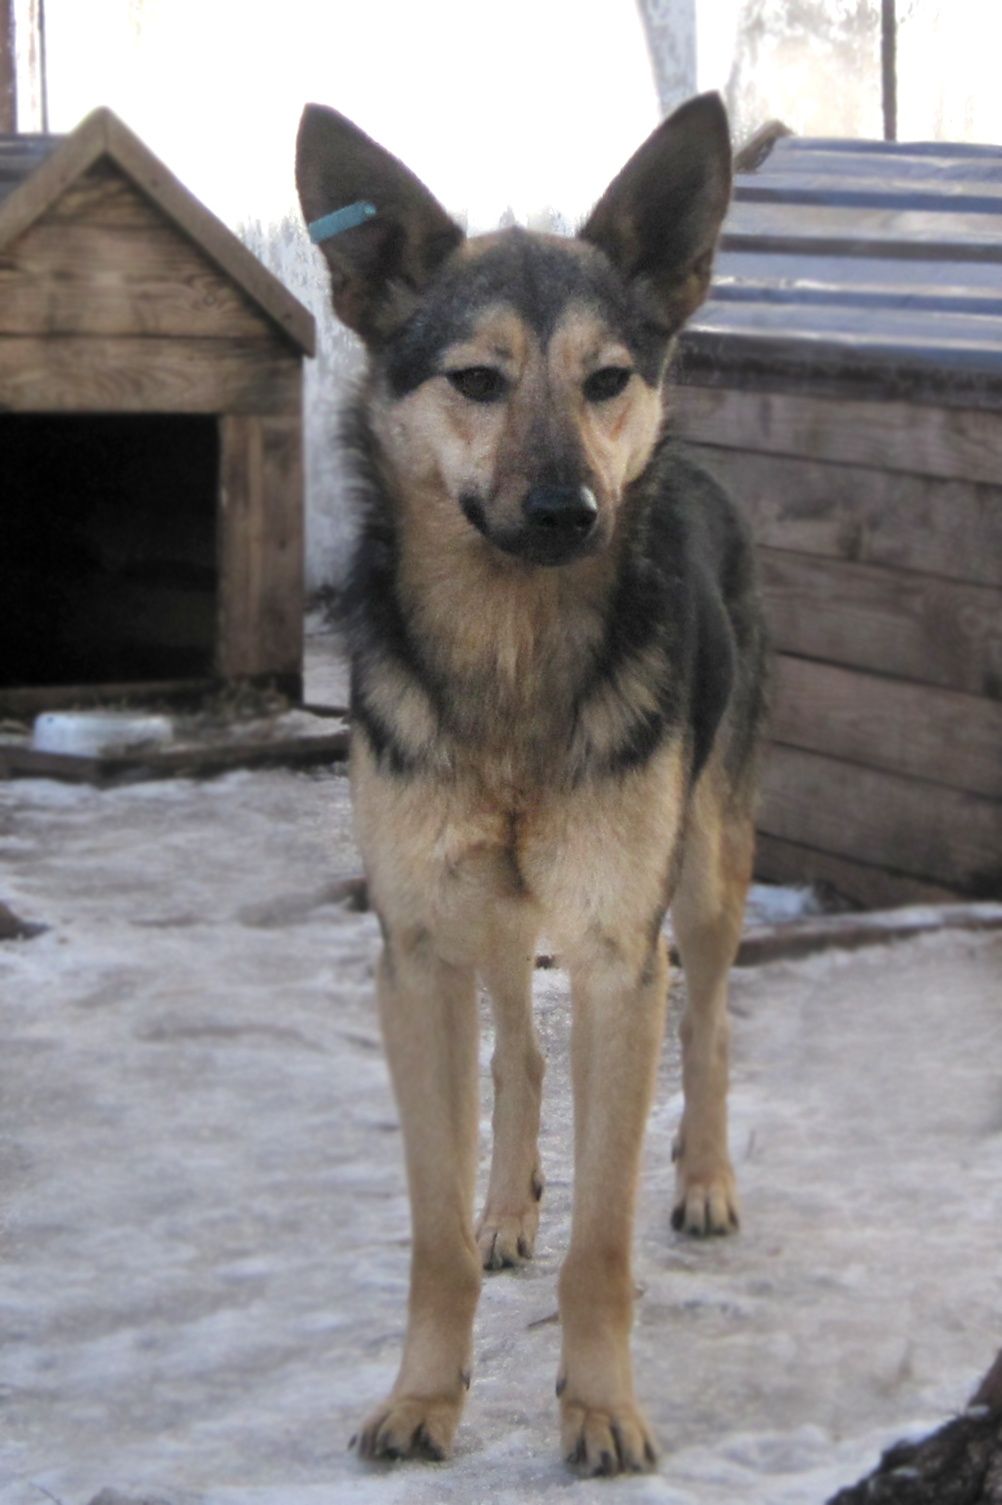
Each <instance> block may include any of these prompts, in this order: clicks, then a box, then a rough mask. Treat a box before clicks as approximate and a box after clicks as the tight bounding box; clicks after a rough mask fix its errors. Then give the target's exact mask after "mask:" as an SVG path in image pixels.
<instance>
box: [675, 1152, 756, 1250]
mask: <svg viewBox="0 0 1002 1505" xmlns="http://www.w3.org/2000/svg"><path fill="white" fill-rule="evenodd" d="M671 1225H672V1227H673V1228H674V1229H675V1230H676V1231H677V1232H679V1233H691V1234H694V1235H695V1236H696V1237H697V1238H700V1237H703V1236H705V1235H707V1234H724V1233H736V1232H737V1231H738V1229H739V1228H740V1226H741V1209H740V1206H739V1204H738V1189H737V1181H736V1180H735V1177H734V1171H733V1169H732V1167H731V1164H730V1162H729V1161H727V1160H723V1161H720V1162H718V1163H717V1164H715V1165H713V1166H708V1165H704V1166H696V1167H694V1168H693V1169H692V1170H690V1169H689V1167H688V1165H687V1164H686V1159H685V1155H684V1154H683V1155H682V1156H681V1158H680V1159H679V1162H678V1177H677V1181H676V1187H675V1205H674V1207H673V1208H672V1215H671Z"/></svg>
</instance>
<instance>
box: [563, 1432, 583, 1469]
mask: <svg viewBox="0 0 1002 1505" xmlns="http://www.w3.org/2000/svg"><path fill="white" fill-rule="evenodd" d="M584 1456H585V1445H584V1438H583V1437H579V1438H578V1440H577V1443H576V1445H575V1446H574V1447H573V1448H572V1449H571V1451H570V1452H569V1453H568V1454H567V1462H568V1463H569V1464H570V1466H571V1468H579V1467H580V1466H581V1464H582V1463H583V1462H584Z"/></svg>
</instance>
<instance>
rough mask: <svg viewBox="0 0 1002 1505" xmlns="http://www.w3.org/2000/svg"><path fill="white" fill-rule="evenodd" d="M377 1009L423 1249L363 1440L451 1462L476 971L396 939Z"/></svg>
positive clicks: (472, 1257) (416, 940)
mask: <svg viewBox="0 0 1002 1505" xmlns="http://www.w3.org/2000/svg"><path fill="white" fill-rule="evenodd" d="M379 1004H380V1015H381V1018H382V1025H383V1035H384V1039H385V1042H386V1051H387V1056H388V1058H389V1063H390V1071H391V1074H392V1077H393V1085H394V1088H395V1091H396V1097H397V1103H398V1106H399V1109H400V1119H401V1126H402V1128H403V1133H404V1145H405V1154H406V1160H407V1179H408V1184H409V1188H410V1198H411V1221H412V1232H413V1244H412V1253H411V1285H410V1306H409V1313H408V1323H407V1337H406V1340H405V1344H404V1353H403V1359H402V1361H401V1364H400V1372H399V1374H398V1375H397V1380H396V1383H395V1385H394V1386H393V1389H392V1391H391V1393H390V1395H389V1396H388V1398H387V1399H386V1401H385V1402H384V1403H383V1404H382V1405H381V1406H379V1407H378V1408H377V1409H376V1410H375V1411H374V1412H373V1413H372V1415H371V1416H370V1417H369V1418H368V1420H367V1421H366V1422H365V1424H364V1426H363V1428H362V1430H361V1432H360V1434H359V1439H358V1449H359V1453H360V1454H361V1455H362V1456H363V1457H366V1458H430V1459H439V1458H444V1457H446V1456H447V1455H448V1453H449V1452H450V1450H451V1447H452V1439H453V1435H454V1433H455V1430H456V1426H457V1423H458V1421H459V1417H460V1413H461V1411H462V1408H463V1402H464V1400H465V1398H466V1391H467V1390H468V1388H469V1384H470V1365H471V1356H472V1341H473V1315H474V1312H475V1310H476V1304H477V1296H478V1294H479V1291H480V1257H479V1254H478V1252H477V1246H476V1242H475V1240H474V1237H473V1221H472V1218H473V1189H474V1178H475V1172H476V1149H477V1013H476V999H475V989H474V977H473V972H472V969H468V968H465V967H456V966H452V965H449V964H448V963H446V962H444V961H442V960H441V959H440V958H438V957H437V956H436V955H435V953H434V948H433V944H432V942H431V940H430V939H429V937H428V935H427V933H426V932H418V933H416V934H412V935H408V934H404V933H403V932H401V933H400V934H394V932H393V931H392V929H390V930H389V931H388V933H387V945H386V949H385V951H384V954H383V958H382V961H381V963H380V973H379Z"/></svg>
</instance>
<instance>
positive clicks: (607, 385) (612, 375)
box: [583, 366, 633, 402]
mask: <svg viewBox="0 0 1002 1505" xmlns="http://www.w3.org/2000/svg"><path fill="white" fill-rule="evenodd" d="M632 375H633V372H632V371H631V370H630V368H629V366H603V367H602V368H601V369H600V370H599V371H593V372H592V374H591V375H590V376H589V377H587V378H586V380H585V383H584V387H583V391H584V395H585V397H586V398H587V399H588V401H589V402H608V401H609V399H610V397H618V396H619V394H620V392H622V391H623V390H624V388H625V387H626V383H627V382H628V381H629V379H630V377H631V376H632Z"/></svg>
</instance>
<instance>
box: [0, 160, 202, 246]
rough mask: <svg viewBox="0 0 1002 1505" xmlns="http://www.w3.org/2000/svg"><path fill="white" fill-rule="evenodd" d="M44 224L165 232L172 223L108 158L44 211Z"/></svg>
mask: <svg viewBox="0 0 1002 1505" xmlns="http://www.w3.org/2000/svg"><path fill="white" fill-rule="evenodd" d="M0 162H2V158H0ZM45 220H46V222H47V223H55V224H64V223H66V222H68V221H74V220H75V221H78V222H79V223H81V224H87V225H107V226H115V227H119V226H122V227H129V228H132V229H138V228H143V227H152V226H154V225H156V226H159V227H161V228H164V227H166V226H168V225H169V223H170V221H169V220H167V218H166V217H165V215H164V213H163V210H162V209H159V208H158V207H157V206H156V204H155V203H154V202H153V200H152V199H150V198H148V197H147V196H146V195H145V194H144V193H143V192H142V191H141V190H140V189H139V188H138V187H137V185H136V184H134V183H133V182H131V181H130V179H129V178H127V177H125V175H124V174H123V173H122V172H121V171H120V169H119V168H117V167H116V166H115V165H114V163H113V162H111V161H109V160H108V159H107V158H102V159H101V160H100V161H98V162H95V163H94V165H93V167H91V168H89V169H88V170H87V172H85V173H82V174H81V175H80V177H78V178H76V179H75V180H74V181H73V182H72V183H70V185H69V187H67V188H65V189H64V190H63V192H62V193H61V194H60V196H59V197H58V198H57V199H56V200H55V202H54V203H53V204H51V205H50V206H49V208H48V209H47V210H46V211H45ZM193 244H194V243H193Z"/></svg>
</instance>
